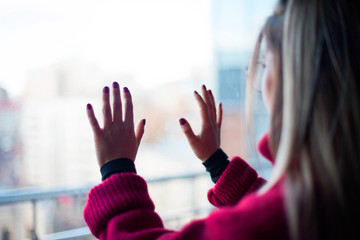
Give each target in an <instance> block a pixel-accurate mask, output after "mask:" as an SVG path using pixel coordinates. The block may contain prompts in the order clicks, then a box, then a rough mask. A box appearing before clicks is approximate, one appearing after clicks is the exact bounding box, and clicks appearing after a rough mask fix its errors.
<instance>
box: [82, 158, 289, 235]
mask: <svg viewBox="0 0 360 240" xmlns="http://www.w3.org/2000/svg"><path fill="white" fill-rule="evenodd" d="M264 182H265V180H264V179H262V178H259V177H258V176H257V174H256V171H255V170H254V169H252V168H251V167H250V166H249V165H248V164H247V163H246V162H245V161H244V160H242V159H241V158H239V157H235V158H233V159H232V161H231V162H230V164H229V166H228V167H227V168H226V170H225V171H224V173H223V174H222V176H221V177H220V179H219V180H218V182H217V183H216V185H215V186H214V188H213V189H211V190H210V191H209V195H208V196H209V201H210V202H211V203H212V204H214V205H215V206H220V207H221V208H219V209H218V210H215V211H214V212H212V213H211V214H210V215H209V216H208V217H207V218H205V219H201V220H196V221H192V222H190V223H189V224H188V225H186V226H184V228H182V229H181V230H180V231H171V230H167V229H165V228H164V226H163V223H162V221H161V219H160V217H159V216H158V214H157V213H156V212H155V211H154V204H153V202H152V200H151V199H150V196H149V193H148V189H147V184H146V182H145V180H144V179H143V178H142V177H140V176H138V175H136V174H135V173H117V174H114V175H112V176H111V177H109V178H108V179H106V180H105V181H104V182H102V183H101V184H99V185H98V186H95V187H94V188H93V189H92V190H91V191H90V193H89V196H88V201H87V204H86V206H85V209H84V217H85V221H86V223H87V224H88V226H89V228H90V230H91V232H92V233H93V235H94V236H95V237H97V238H100V239H160V240H167V239H184V240H185V239H186V240H188V239H190V240H191V239H210V240H211V239H288V234H287V233H288V231H287V224H286V217H285V211H284V202H283V190H282V189H283V187H282V182H279V183H278V184H276V185H275V186H274V187H273V188H272V189H270V190H269V191H268V192H266V193H265V194H263V195H259V194H257V193H256V190H257V189H258V188H259V187H260V186H261V185H262V184H264ZM224 206H231V207H224Z"/></svg>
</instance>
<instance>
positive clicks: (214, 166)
mask: <svg viewBox="0 0 360 240" xmlns="http://www.w3.org/2000/svg"><path fill="white" fill-rule="evenodd" d="M229 162H230V161H229V160H228V156H227V155H226V154H225V153H224V151H223V150H222V149H221V148H219V149H218V150H217V151H216V152H215V153H214V154H213V155H211V157H210V158H209V159H207V160H206V161H205V162H203V165H204V166H205V168H206V171H207V172H209V173H210V176H211V180H212V181H213V182H214V183H216V182H217V181H218V180H219V178H220V177H221V175H222V173H223V172H224V171H225V169H226V168H227V166H228V165H229Z"/></svg>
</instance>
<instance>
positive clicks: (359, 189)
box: [260, 0, 360, 239]
mask: <svg viewBox="0 0 360 240" xmlns="http://www.w3.org/2000/svg"><path fill="white" fill-rule="evenodd" d="M359 10H360V7H359V3H358V1H349V0H348V1H346V0H344V1H338V0H289V1H288V4H287V6H286V10H285V15H284V30H283V49H282V50H283V51H282V76H283V81H282V85H281V86H282V87H283V92H282V93H283V94H282V98H283V101H282V104H283V106H282V121H281V137H280V139H279V144H278V148H276V149H275V152H276V162H275V166H274V170H273V175H272V177H271V179H270V180H269V182H268V184H266V185H265V186H264V188H263V189H261V191H260V193H262V192H265V191H267V190H268V189H270V188H271V187H272V186H273V185H274V184H275V183H276V182H278V181H279V180H280V178H282V177H284V178H285V202H286V213H287V218H288V221H289V227H290V234H291V237H292V238H293V239H358V238H359V232H358V231H357V228H358V227H360V224H359V220H358V219H359V216H360V210H359V209H360V207H359V206H358V204H359V203H360V197H359V196H360V107H359V104H360V82H359V81H360V79H359V76H360V73H359V71H360V70H359V69H360V68H359V67H358V64H359V62H360V46H359V40H360V39H359V38H360V28H359V26H360V18H359V12H360V11H359ZM272 114H276V112H273V113H272ZM270 137H271V136H270Z"/></svg>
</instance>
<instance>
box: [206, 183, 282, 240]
mask: <svg viewBox="0 0 360 240" xmlns="http://www.w3.org/2000/svg"><path fill="white" fill-rule="evenodd" d="M208 224H209V225H212V226H211V227H212V228H218V229H221V228H222V229H223V231H222V233H223V234H224V232H226V233H225V234H226V236H227V237H229V239H231V238H233V237H231V236H241V237H242V238H244V239H245V238H246V239H263V238H266V239H287V224H286V215H285V205H284V195H283V188H282V185H281V184H278V185H276V186H274V187H273V188H272V189H270V190H269V191H268V192H266V193H264V194H262V195H259V194H257V193H252V194H249V195H247V196H246V197H244V198H243V199H242V200H241V201H240V202H239V203H238V204H237V205H236V206H235V207H232V208H223V209H221V210H218V211H215V212H213V213H212V214H211V215H210V216H209V221H208ZM224 229H226V230H225V231H224ZM226 236H224V239H227V237H226Z"/></svg>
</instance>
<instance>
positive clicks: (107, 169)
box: [100, 158, 136, 181]
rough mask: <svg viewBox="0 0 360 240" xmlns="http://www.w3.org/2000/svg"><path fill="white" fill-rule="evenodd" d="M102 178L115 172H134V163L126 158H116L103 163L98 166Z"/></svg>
mask: <svg viewBox="0 0 360 240" xmlns="http://www.w3.org/2000/svg"><path fill="white" fill-rule="evenodd" d="M100 172H101V176H102V180H103V181H104V180H105V179H107V178H108V177H110V176H111V175H113V174H115V173H122V172H128V173H136V168H135V164H134V162H133V161H132V160H130V159H128V158H117V159H114V160H112V161H110V162H107V163H105V164H104V165H103V166H102V167H101V168H100Z"/></svg>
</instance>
